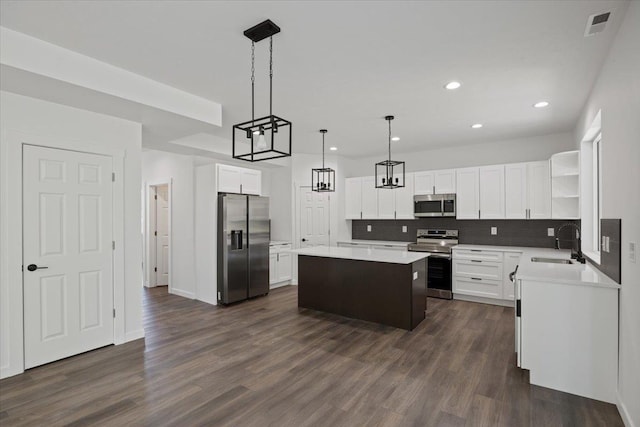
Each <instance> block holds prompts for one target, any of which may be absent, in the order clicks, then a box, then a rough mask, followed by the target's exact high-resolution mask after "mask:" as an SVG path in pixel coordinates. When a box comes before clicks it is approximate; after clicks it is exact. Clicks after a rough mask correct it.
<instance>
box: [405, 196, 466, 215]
mask: <svg viewBox="0 0 640 427" xmlns="http://www.w3.org/2000/svg"><path fill="white" fill-rule="evenodd" d="M413 216H415V217H417V218H419V217H428V216H456V195H455V194H422V195H419V196H413Z"/></svg>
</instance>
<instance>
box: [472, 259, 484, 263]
mask: <svg viewBox="0 0 640 427" xmlns="http://www.w3.org/2000/svg"><path fill="white" fill-rule="evenodd" d="M471 262H482V261H480V260H479V259H472V260H471Z"/></svg>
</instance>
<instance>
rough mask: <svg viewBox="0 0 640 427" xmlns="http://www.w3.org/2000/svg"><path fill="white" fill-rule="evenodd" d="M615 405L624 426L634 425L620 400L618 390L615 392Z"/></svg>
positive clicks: (633, 426)
mask: <svg viewBox="0 0 640 427" xmlns="http://www.w3.org/2000/svg"><path fill="white" fill-rule="evenodd" d="M616 407H617V408H618V412H619V413H620V418H622V422H623V423H624V426H625V427H636V425H635V424H634V423H633V420H632V419H631V416H630V415H629V411H627V407H626V406H625V404H624V402H623V401H622V396H620V392H617V393H616Z"/></svg>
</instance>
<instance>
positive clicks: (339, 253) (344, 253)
mask: <svg viewBox="0 0 640 427" xmlns="http://www.w3.org/2000/svg"><path fill="white" fill-rule="evenodd" d="M291 252H292V253H295V254H298V255H308V256H317V257H325V258H343V259H354V260H358V261H373V262H388V263H392V264H411V263H414V262H416V261H420V260H421V259H425V258H428V257H429V254H428V253H424V252H407V251H398V250H387V249H367V248H345V247H336V246H315V247H313V248H302V249H294V250H292V251H291Z"/></svg>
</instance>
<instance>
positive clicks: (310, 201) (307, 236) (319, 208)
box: [299, 187, 329, 248]
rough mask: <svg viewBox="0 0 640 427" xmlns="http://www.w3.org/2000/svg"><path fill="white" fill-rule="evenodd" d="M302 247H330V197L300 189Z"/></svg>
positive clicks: (308, 189) (306, 188)
mask: <svg viewBox="0 0 640 427" xmlns="http://www.w3.org/2000/svg"><path fill="white" fill-rule="evenodd" d="M299 199H300V247H301V248H308V247H311V246H320V245H326V246H329V195H328V193H319V192H317V191H311V187H303V188H300V198H299Z"/></svg>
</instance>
